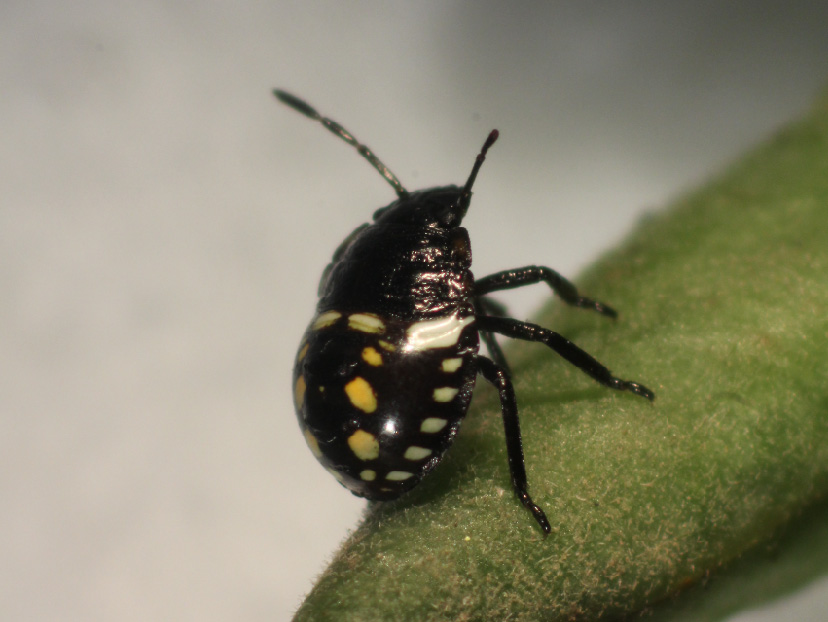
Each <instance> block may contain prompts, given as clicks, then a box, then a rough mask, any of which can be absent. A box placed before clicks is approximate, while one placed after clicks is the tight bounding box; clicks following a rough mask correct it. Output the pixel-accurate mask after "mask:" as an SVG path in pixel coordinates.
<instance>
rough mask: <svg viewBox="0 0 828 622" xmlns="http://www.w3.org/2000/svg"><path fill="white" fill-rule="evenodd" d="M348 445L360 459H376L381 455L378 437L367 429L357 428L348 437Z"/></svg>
mask: <svg viewBox="0 0 828 622" xmlns="http://www.w3.org/2000/svg"><path fill="white" fill-rule="evenodd" d="M348 447H350V448H351V451H352V452H354V455H355V456H356V457H357V458H359V459H360V460H375V459H376V458H377V456H379V441H378V440H377V437H376V436H374V435H373V434H371V433H370V432H366V431H365V430H357V431H356V432H354V433H353V434H351V436H349V437H348Z"/></svg>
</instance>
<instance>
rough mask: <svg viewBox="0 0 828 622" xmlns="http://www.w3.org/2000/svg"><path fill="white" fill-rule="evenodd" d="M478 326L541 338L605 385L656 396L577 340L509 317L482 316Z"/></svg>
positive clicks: (652, 397)
mask: <svg viewBox="0 0 828 622" xmlns="http://www.w3.org/2000/svg"><path fill="white" fill-rule="evenodd" d="M477 327H478V330H480V331H483V332H490V333H500V334H501V335H506V336H507V337H512V338H513V339H525V340H526V341H537V342H539V343H542V344H544V345H547V346H549V347H550V348H552V349H553V350H554V351H555V352H557V353H558V354H560V355H561V356H562V357H563V358H565V359H566V360H567V361H569V362H570V363H572V364H573V365H574V366H575V367H577V368H578V369H580V370H581V371H583V372H584V373H585V374H587V375H588V376H590V377H592V378H593V379H594V380H596V381H597V382H599V383H601V384H602V385H604V386H605V387H609V388H611V389H617V390H619V391H629V392H630V393H635V394H636V395H640V396H641V397H646V398H647V399H648V400H650V401H652V400H653V399H654V398H655V394H654V393H653V392H652V391H650V390H649V389H648V388H647V387H645V386H644V385H642V384H639V383H637V382H631V381H629V380H621V379H620V378H616V377H615V376H613V375H612V374H611V373H610V370H609V369H607V368H606V367H604V366H603V365H601V363H599V362H598V361H597V360H595V359H594V358H593V357H592V356H590V355H589V354H587V353H586V352H584V351H583V350H581V348H579V347H578V346H576V345H575V344H574V343H572V342H571V341H569V340H568V339H566V338H565V337H563V336H561V335H559V334H558V333H556V332H554V331H551V330H548V329H546V328H543V327H542V326H538V325H537V324H530V323H529V322H521V321H519V320H515V319H512V318H508V317H492V316H480V317H477Z"/></svg>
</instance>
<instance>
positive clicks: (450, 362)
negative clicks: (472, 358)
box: [440, 359, 463, 374]
mask: <svg viewBox="0 0 828 622" xmlns="http://www.w3.org/2000/svg"><path fill="white" fill-rule="evenodd" d="M462 364H463V359H446V360H444V361H443V362H442V364H441V365H440V370H441V371H444V372H446V373H448V374H450V373H452V372H455V371H457V370H458V369H460V366H461V365H462Z"/></svg>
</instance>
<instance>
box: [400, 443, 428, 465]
mask: <svg viewBox="0 0 828 622" xmlns="http://www.w3.org/2000/svg"><path fill="white" fill-rule="evenodd" d="M430 455H431V450H430V449H426V448H425V447H417V445H412V446H411V447H409V448H408V449H406V450H405V454H403V458H405V459H406V460H412V461H413V460H422V459H423V458H427V457H428V456H430Z"/></svg>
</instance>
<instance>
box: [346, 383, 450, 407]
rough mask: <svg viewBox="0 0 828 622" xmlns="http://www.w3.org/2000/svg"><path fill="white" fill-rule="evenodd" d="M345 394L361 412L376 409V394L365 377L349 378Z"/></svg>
mask: <svg viewBox="0 0 828 622" xmlns="http://www.w3.org/2000/svg"><path fill="white" fill-rule="evenodd" d="M456 392H457V391H456V390H455V393H456ZM345 394H346V395H347V396H348V399H349V400H351V404H353V405H354V406H356V407H357V408H359V409H360V410H361V411H363V412H366V413H372V412H374V411H375V410H376V409H377V396H376V394H375V393H374V389H373V388H372V387H371V385H370V384H368V381H367V380H366V379H365V378H360V377H359V376H357V377H356V378H354V379H353V380H351V382H349V383H348V384H346V385H345Z"/></svg>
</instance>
